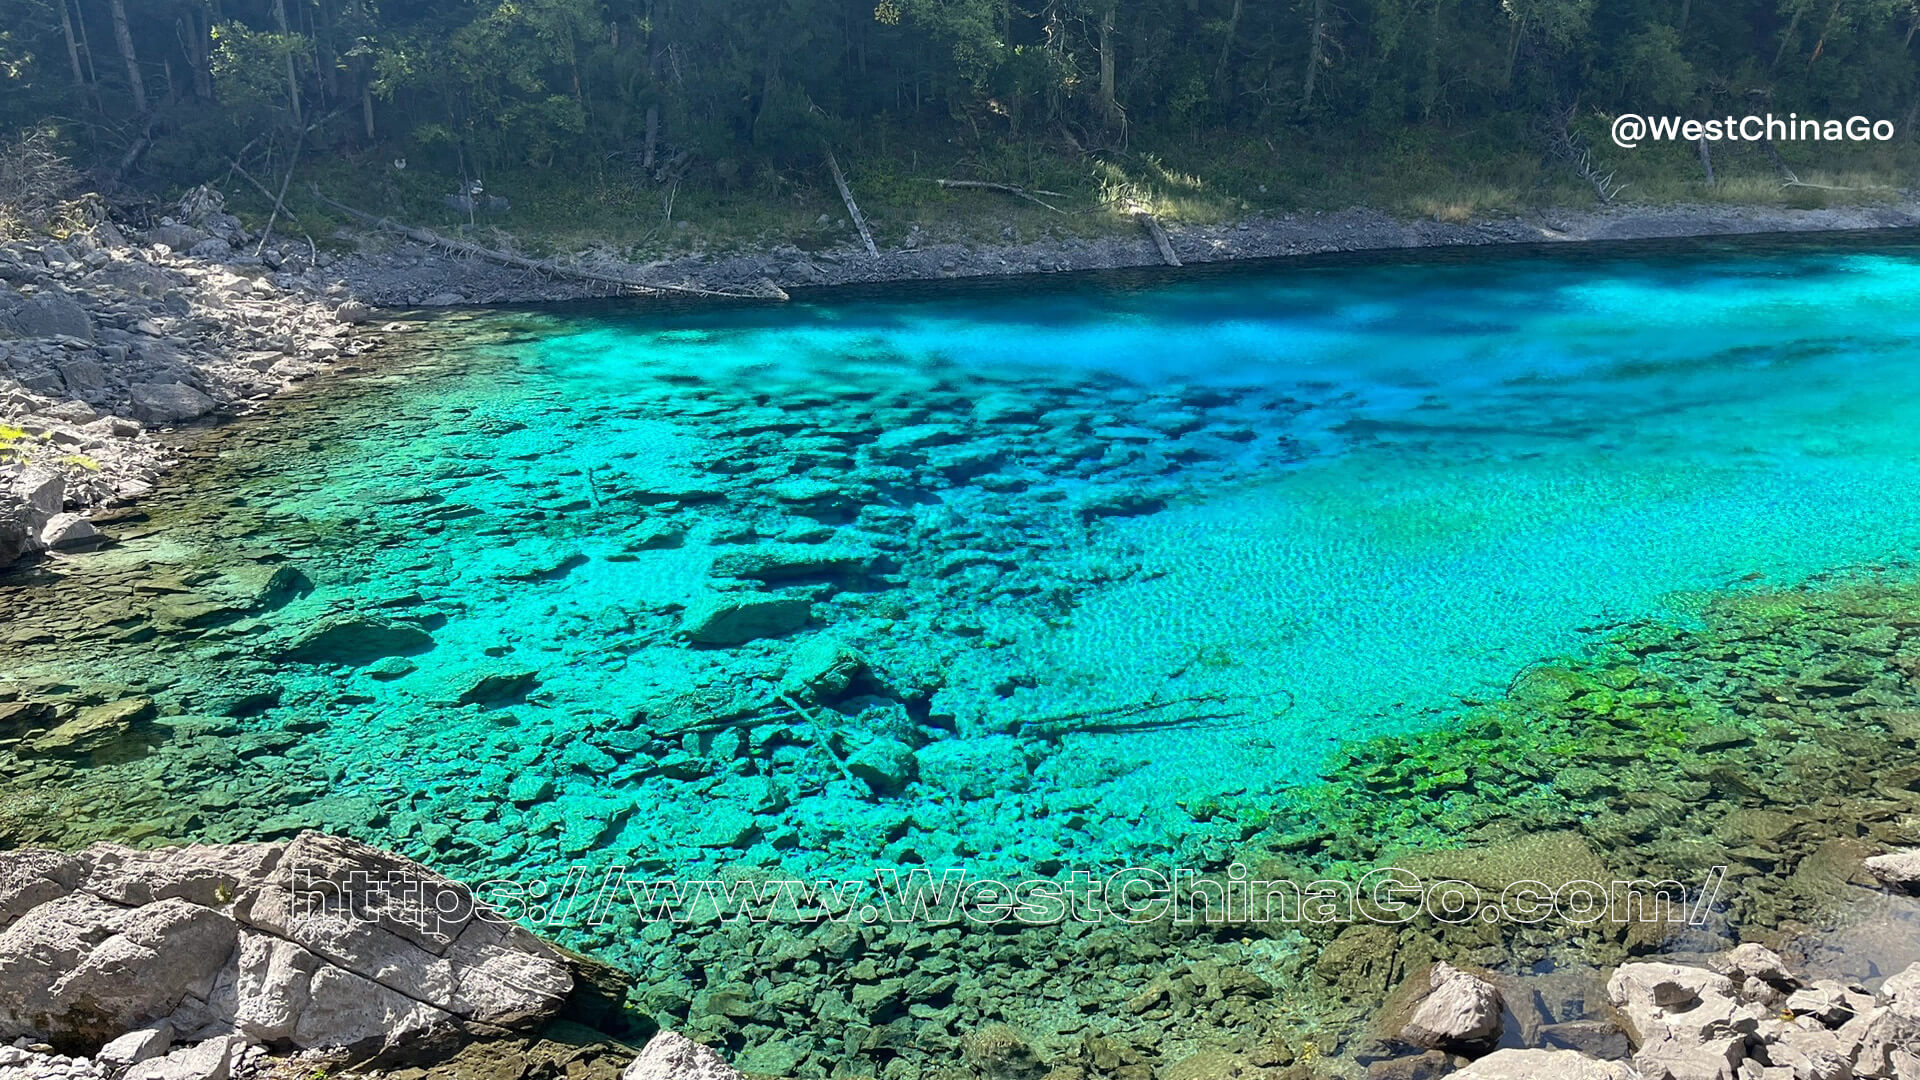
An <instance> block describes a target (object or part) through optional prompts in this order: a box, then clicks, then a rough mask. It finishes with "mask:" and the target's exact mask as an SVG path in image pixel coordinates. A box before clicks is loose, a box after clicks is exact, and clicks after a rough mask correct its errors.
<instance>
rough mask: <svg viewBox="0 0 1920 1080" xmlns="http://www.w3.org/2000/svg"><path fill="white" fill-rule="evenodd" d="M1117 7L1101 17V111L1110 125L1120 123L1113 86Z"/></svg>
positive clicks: (1109, 9)
mask: <svg viewBox="0 0 1920 1080" xmlns="http://www.w3.org/2000/svg"><path fill="white" fill-rule="evenodd" d="M1116 7H1117V5H1115V4H1108V5H1107V10H1106V12H1105V13H1104V14H1102V15H1101V16H1100V110H1101V112H1102V113H1103V114H1105V116H1106V121H1107V123H1108V124H1109V125H1112V124H1117V123H1119V122H1120V103H1119V101H1117V100H1115V98H1114V86H1113V18H1114V12H1115V8H1116Z"/></svg>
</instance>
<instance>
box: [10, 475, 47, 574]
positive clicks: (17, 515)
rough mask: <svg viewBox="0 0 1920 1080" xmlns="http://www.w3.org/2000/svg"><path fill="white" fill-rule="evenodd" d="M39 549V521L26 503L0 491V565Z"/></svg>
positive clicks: (12, 561)
mask: <svg viewBox="0 0 1920 1080" xmlns="http://www.w3.org/2000/svg"><path fill="white" fill-rule="evenodd" d="M38 550H40V521H39V519H38V516H37V515H36V514H35V513H34V512H33V511H32V510H31V509H29V508H28V507H27V504H25V503H23V502H20V501H18V500H16V499H13V498H9V497H8V496H7V495H6V493H4V492H0V567H5V566H9V565H11V564H12V563H14V562H15V561H17V560H18V559H19V558H20V557H21V556H23V555H28V554H31V553H33V552H35V551H38Z"/></svg>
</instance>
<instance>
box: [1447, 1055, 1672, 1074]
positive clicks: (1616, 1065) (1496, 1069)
mask: <svg viewBox="0 0 1920 1080" xmlns="http://www.w3.org/2000/svg"><path fill="white" fill-rule="evenodd" d="M1449 1076H1450V1077H1451V1078H1452V1080H1634V1076H1633V1073H1632V1072H1631V1071H1630V1070H1628V1068H1627V1067H1626V1066H1625V1065H1623V1064H1621V1063H1620V1062H1617V1061H1595V1060H1594V1059H1592V1058H1590V1057H1587V1056H1586V1055H1584V1054H1581V1053H1578V1052H1576V1051H1573V1050H1496V1051H1494V1052H1493V1053H1491V1054H1488V1055H1487V1056H1486V1057H1483V1058H1481V1059H1480V1060H1478V1061H1476V1062H1474V1063H1473V1064H1471V1065H1468V1066H1467V1067H1466V1068H1464V1069H1461V1070H1460V1071H1459V1072H1456V1073H1451V1074H1449Z"/></svg>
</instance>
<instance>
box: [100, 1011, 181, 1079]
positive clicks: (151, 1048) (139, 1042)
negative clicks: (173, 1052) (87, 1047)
mask: <svg viewBox="0 0 1920 1080" xmlns="http://www.w3.org/2000/svg"><path fill="white" fill-rule="evenodd" d="M172 1045H173V1025H172V1024H170V1023H168V1022H167V1021H165V1020H162V1021H160V1022H159V1023H155V1024H148V1025H146V1026H145V1027H139V1028H135V1029H134V1030H132V1031H129V1032H127V1033H126V1034H125V1035H122V1036H120V1037H119V1038H117V1039H115V1040H113V1041H112V1042H110V1043H108V1044H107V1045H105V1046H103V1047H101V1048H100V1052H99V1053H97V1054H95V1055H93V1058H94V1060H95V1061H98V1062H100V1063H101V1064H102V1065H111V1066H114V1067H117V1068H122V1069H124V1068H126V1067H127V1066H129V1065H138V1064H139V1063H140V1062H143V1061H146V1060H148V1059H150V1058H157V1057H159V1056H160V1055H162V1054H165V1053H166V1052H167V1048H168V1047H169V1046H172Z"/></svg>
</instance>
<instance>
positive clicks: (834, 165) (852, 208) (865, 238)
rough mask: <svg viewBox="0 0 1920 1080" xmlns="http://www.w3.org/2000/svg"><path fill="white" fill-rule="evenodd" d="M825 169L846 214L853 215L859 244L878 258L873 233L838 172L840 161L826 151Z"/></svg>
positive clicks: (845, 179)
mask: <svg viewBox="0 0 1920 1080" xmlns="http://www.w3.org/2000/svg"><path fill="white" fill-rule="evenodd" d="M827 168H829V169H832V170H833V185H834V186H835V187H837V188H839V189H840V200H841V201H842V202H844V203H846V204H847V213H849V214H851V215H853V224H854V227H855V228H857V229H859V230H860V242H861V243H863V244H865V245H867V254H869V255H871V256H873V257H874V258H876V259H877V258H879V257H880V249H879V248H877V247H875V246H874V243H873V232H872V231H871V230H869V229H868V228H867V219H866V216H865V215H863V214H861V213H860V204H858V203H856V202H854V201H853V189H852V188H850V187H848V186H847V176H846V174H845V173H843V172H841V171H840V159H839V158H836V157H834V156H833V151H832V150H828V151H827Z"/></svg>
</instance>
